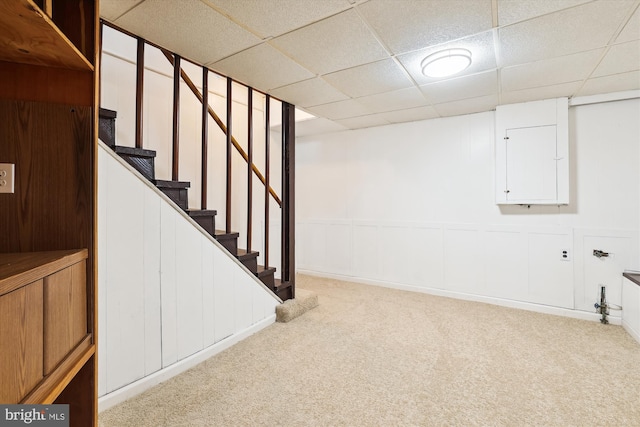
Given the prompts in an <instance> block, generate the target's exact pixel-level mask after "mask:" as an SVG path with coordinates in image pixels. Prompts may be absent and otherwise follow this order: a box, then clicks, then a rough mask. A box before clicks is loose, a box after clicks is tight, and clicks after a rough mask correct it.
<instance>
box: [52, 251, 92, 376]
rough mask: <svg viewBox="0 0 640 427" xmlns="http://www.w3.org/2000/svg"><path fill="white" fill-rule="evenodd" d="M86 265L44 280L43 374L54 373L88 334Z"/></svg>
mask: <svg viewBox="0 0 640 427" xmlns="http://www.w3.org/2000/svg"><path fill="white" fill-rule="evenodd" d="M86 274H87V273H86V264H85V262H84V261H83V262H79V263H77V264H74V265H72V266H71V267H67V268H65V269H64V270H60V271H59V272H57V273H55V274H52V275H50V276H47V277H45V279H44V373H45V375H47V374H49V373H51V371H53V369H54V368H55V367H56V366H57V365H58V363H60V362H61V361H62V359H64V357H65V356H66V355H67V354H68V353H69V352H70V351H71V350H72V349H73V348H74V347H75V346H76V345H77V344H78V343H79V342H80V341H81V340H82V338H83V337H84V336H85V335H86V334H87V288H86Z"/></svg>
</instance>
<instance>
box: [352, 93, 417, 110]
mask: <svg viewBox="0 0 640 427" xmlns="http://www.w3.org/2000/svg"><path fill="white" fill-rule="evenodd" d="M357 101H358V102H359V103H360V104H362V105H364V106H365V107H366V108H367V109H368V110H369V111H371V112H372V113H382V112H385V111H393V110H402V109H406V108H414V107H421V106H424V105H427V104H428V103H427V100H426V99H425V98H424V96H422V93H421V92H420V90H419V89H417V88H415V87H408V88H406V89H400V90H394V91H391V92H385V93H379V94H376V95H369V96H364V97H362V98H358V99H357Z"/></svg>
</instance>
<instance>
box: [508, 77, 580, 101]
mask: <svg viewBox="0 0 640 427" xmlns="http://www.w3.org/2000/svg"><path fill="white" fill-rule="evenodd" d="M581 85H582V81H576V82H570V83H563V84H559V85H551V86H542V87H535V88H532V89H524V90H516V91H513V92H504V91H503V92H502V93H501V94H500V101H501V102H500V104H501V105H502V104H516V103H519V102H529V101H537V100H540V99H551V98H561V97H564V96H566V97H571V96H573V95H574V94H575V93H576V91H577V90H578V89H580V86H581Z"/></svg>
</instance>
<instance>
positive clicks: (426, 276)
mask: <svg viewBox="0 0 640 427" xmlns="http://www.w3.org/2000/svg"><path fill="white" fill-rule="evenodd" d="M410 231H411V237H410V240H409V243H408V245H407V251H408V253H407V256H408V257H409V260H410V261H409V264H410V266H411V272H410V278H409V280H410V283H411V284H412V285H415V286H419V287H422V288H435V289H443V288H444V230H443V228H442V226H439V225H434V226H428V225H414V226H413V228H412V229H411V230H410Z"/></svg>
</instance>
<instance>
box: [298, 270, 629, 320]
mask: <svg viewBox="0 0 640 427" xmlns="http://www.w3.org/2000/svg"><path fill="white" fill-rule="evenodd" d="M297 272H298V273H299V274H306V275H308V276H315V277H326V278H330V279H337V280H344V281H347V282H355V283H362V284H365V285H373V286H381V287H384V288H391V289H399V290H402V291H410V292H419V293H423V294H429V295H435V296H440V297H447V298H455V299H461V300H465V301H475V302H481V303H485V304H493V305H499V306H501V307H509V308H517V309H520V310H527V311H533V312H536V313H543V314H551V315H555V316H563V317H570V318H574V319H581V320H589V321H593V322H599V321H600V317H601V316H600V315H599V314H597V313H595V312H594V313H589V312H587V311H580V310H572V309H568V308H560V307H552V306H549V305H543V304H535V303H530V302H524V301H516V300H508V299H502V298H496V297H489V296H485V295H474V294H467V293H463V292H455V291H447V290H444V289H436V288H422V287H419V286H413V285H405V284H402V283H394V282H385V281H382V280H372V279H363V278H361V277H354V276H346V275H342V274H332V273H324V272H318V271H313V270H304V269H298V270H297ZM609 323H610V324H612V325H618V326H620V325H621V324H622V321H621V318H620V317H618V316H609Z"/></svg>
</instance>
